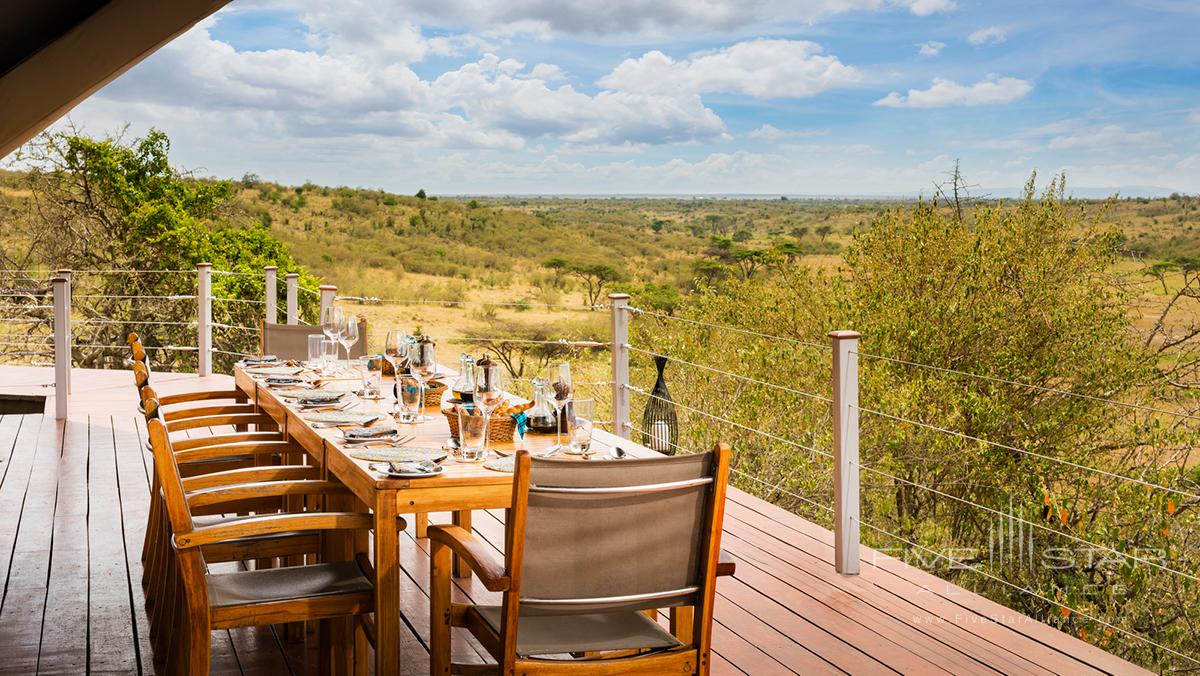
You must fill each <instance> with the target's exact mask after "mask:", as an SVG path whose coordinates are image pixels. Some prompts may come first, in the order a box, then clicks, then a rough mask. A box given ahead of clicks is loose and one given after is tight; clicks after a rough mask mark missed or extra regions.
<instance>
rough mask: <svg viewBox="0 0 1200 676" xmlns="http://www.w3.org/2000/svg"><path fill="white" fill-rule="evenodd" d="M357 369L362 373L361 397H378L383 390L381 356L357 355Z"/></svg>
mask: <svg viewBox="0 0 1200 676" xmlns="http://www.w3.org/2000/svg"><path fill="white" fill-rule="evenodd" d="M358 369H359V372H360V373H362V383H363V389H362V396H363V398H364V399H379V398H380V397H381V393H382V391H383V357H382V356H381V355H377V354H373V355H369V356H366V357H359V358H358Z"/></svg>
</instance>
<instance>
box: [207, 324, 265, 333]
mask: <svg viewBox="0 0 1200 676" xmlns="http://www.w3.org/2000/svg"><path fill="white" fill-rule="evenodd" d="M211 326H212V327H213V328H216V329H238V330H241V331H253V332H256V333H257V332H258V329H256V328H254V327H253V326H238V325H237V324H221V323H220V322H213V323H212V324H211Z"/></svg>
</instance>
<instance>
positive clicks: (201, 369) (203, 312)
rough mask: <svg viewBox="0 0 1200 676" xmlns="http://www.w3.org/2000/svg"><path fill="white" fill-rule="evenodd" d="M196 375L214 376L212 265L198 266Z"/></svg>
mask: <svg viewBox="0 0 1200 676" xmlns="http://www.w3.org/2000/svg"><path fill="white" fill-rule="evenodd" d="M196 307H197V308H199V310H198V311H197V324H196V329H197V336H196V354H197V357H198V358H197V367H196V375H199V376H201V377H204V376H211V375H212V263H197V264H196Z"/></svg>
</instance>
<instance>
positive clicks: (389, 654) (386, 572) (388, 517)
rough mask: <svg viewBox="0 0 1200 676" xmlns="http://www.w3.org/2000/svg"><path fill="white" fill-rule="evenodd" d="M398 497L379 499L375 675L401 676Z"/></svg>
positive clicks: (381, 495) (390, 493)
mask: <svg viewBox="0 0 1200 676" xmlns="http://www.w3.org/2000/svg"><path fill="white" fill-rule="evenodd" d="M396 516H397V514H396V493H395V492H394V491H385V490H381V491H379V492H378V493H376V498H375V634H376V636H375V673H376V674H377V675H378V676H384V674H398V673H400V671H401V670H400V574H401V573H400V537H399V534H398V533H397V531H396Z"/></svg>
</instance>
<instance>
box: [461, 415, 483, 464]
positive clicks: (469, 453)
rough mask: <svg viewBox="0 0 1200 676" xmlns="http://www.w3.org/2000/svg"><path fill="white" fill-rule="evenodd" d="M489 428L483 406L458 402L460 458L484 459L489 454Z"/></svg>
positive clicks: (469, 460) (465, 459)
mask: <svg viewBox="0 0 1200 676" xmlns="http://www.w3.org/2000/svg"><path fill="white" fill-rule="evenodd" d="M487 428H488V418H487V413H486V412H485V411H484V410H483V407H482V406H477V405H475V404H458V445H459V460H462V461H463V462H479V461H480V460H483V458H484V456H485V455H487Z"/></svg>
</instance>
